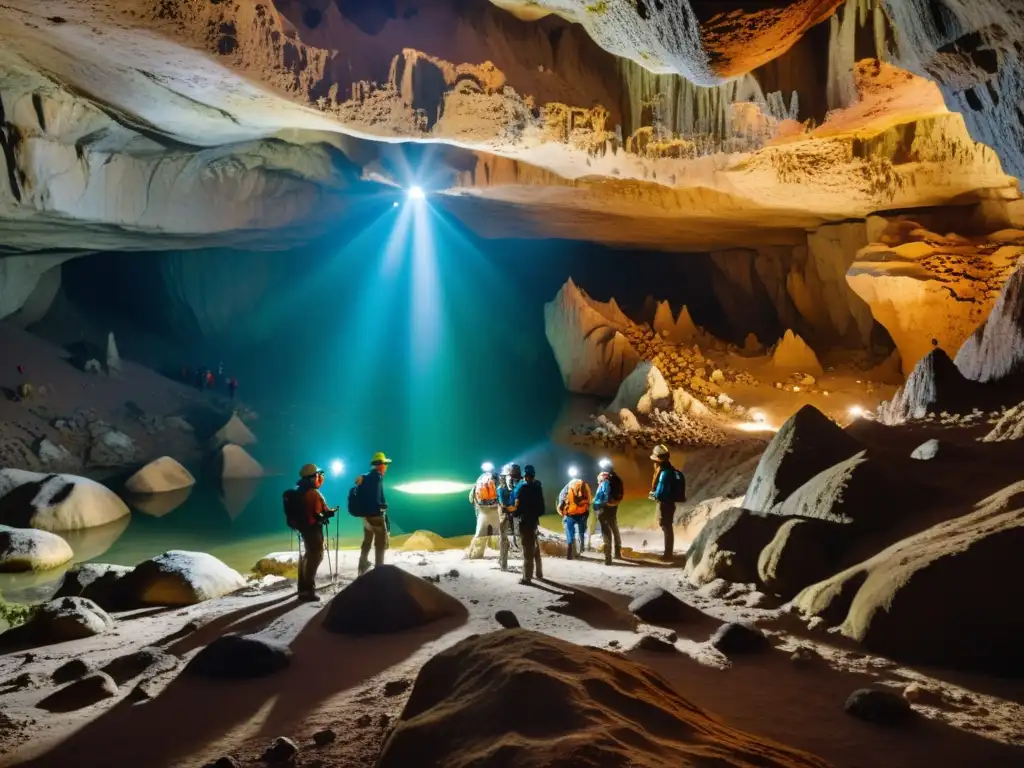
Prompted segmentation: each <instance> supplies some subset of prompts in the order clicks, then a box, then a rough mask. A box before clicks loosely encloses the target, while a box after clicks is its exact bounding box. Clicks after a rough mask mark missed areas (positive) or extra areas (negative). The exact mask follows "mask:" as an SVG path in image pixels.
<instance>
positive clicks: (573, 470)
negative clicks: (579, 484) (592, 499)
mask: <svg viewBox="0 0 1024 768" xmlns="http://www.w3.org/2000/svg"><path fill="white" fill-rule="evenodd" d="M579 473H580V471H579V470H578V469H577V468H576V467H575V466H572V467H569V477H576V476H577V475H578V474H579Z"/></svg>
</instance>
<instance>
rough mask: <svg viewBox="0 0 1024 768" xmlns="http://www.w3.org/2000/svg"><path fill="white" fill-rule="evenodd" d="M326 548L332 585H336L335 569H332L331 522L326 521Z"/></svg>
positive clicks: (328, 571) (328, 572)
mask: <svg viewBox="0 0 1024 768" xmlns="http://www.w3.org/2000/svg"><path fill="white" fill-rule="evenodd" d="M324 550H326V552H327V574H328V575H329V576H330V577H331V586H332V587H333V586H334V571H332V570H331V523H330V520H325V521H324Z"/></svg>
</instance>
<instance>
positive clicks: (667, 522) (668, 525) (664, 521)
mask: <svg viewBox="0 0 1024 768" xmlns="http://www.w3.org/2000/svg"><path fill="white" fill-rule="evenodd" d="M675 515H676V505H675V502H672V501H659V502H658V525H660V526H661V530H662V532H663V533H664V534H665V557H666V558H668V557H672V551H673V550H674V549H675V539H676V532H675V530H673V528H672V523H673V522H674V521H673V518H674V517H675Z"/></svg>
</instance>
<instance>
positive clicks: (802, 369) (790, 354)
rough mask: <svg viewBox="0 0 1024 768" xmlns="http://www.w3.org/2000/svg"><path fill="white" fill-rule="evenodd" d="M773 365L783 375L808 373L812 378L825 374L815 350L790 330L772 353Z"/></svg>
mask: <svg viewBox="0 0 1024 768" xmlns="http://www.w3.org/2000/svg"><path fill="white" fill-rule="evenodd" d="M772 363H773V364H774V365H775V367H776V369H778V370H779V371H781V372H783V373H796V372H799V373H808V374H810V375H811V376H820V375H821V374H822V373H824V369H823V368H822V367H821V363H819V362H818V357H817V355H815V354H814V350H813V349H811V348H810V347H809V346H807V342H805V341H804V340H803V339H801V338H800V337H799V336H797V335H796V334H794V333H793V331H791V330H789V329H787V330H786V333H785V334H784V335H783V337H782V338H781V339H779V343H778V344H776V345H775V349H774V351H773V352H772Z"/></svg>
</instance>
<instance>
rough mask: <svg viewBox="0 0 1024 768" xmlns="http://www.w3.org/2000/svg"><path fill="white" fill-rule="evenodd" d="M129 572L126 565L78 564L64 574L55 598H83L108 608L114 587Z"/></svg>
mask: <svg viewBox="0 0 1024 768" xmlns="http://www.w3.org/2000/svg"><path fill="white" fill-rule="evenodd" d="M131 570H132V569H131V567H130V566H127V565H109V564H107V563H80V564H79V565H76V566H74V567H73V568H71V569H70V570H69V571H68V572H67V573H65V574H64V582H63V583H62V584H61V585H60V589H58V590H57V594H56V595H55V597H84V598H87V599H89V600H92V601H93V602H95V603H96V604H97V605H100V606H109V605H111V596H112V594H113V591H114V588H115V585H116V584H117V582H118V581H119V580H120V579H121V578H123V577H124V576H125V575H126V574H128V573H130V572H131Z"/></svg>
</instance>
